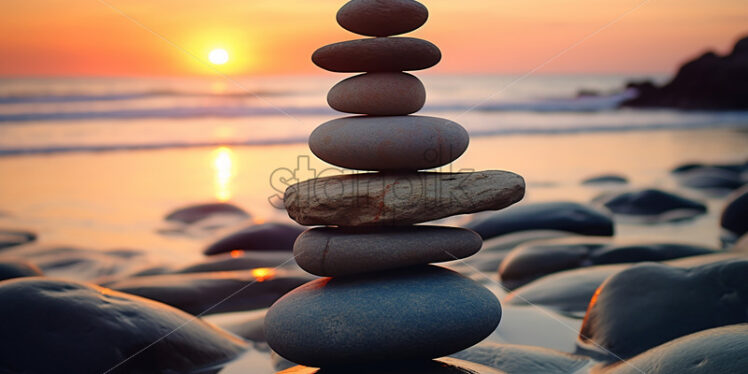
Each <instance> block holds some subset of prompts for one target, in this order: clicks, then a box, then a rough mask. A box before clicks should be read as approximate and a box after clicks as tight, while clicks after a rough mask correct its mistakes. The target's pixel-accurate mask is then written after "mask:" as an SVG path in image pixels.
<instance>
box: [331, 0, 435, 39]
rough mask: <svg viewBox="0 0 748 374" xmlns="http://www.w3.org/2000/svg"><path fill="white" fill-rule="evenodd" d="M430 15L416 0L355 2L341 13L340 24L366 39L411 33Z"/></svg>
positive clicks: (345, 6)
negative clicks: (367, 37)
mask: <svg viewBox="0 0 748 374" xmlns="http://www.w3.org/2000/svg"><path fill="white" fill-rule="evenodd" d="M428 18H429V11H428V9H426V7H425V6H423V4H421V3H419V2H417V1H413V0H352V1H349V2H348V3H347V4H345V5H343V7H342V8H340V10H339V11H338V15H337V19H338V24H340V26H342V27H343V28H344V29H346V30H348V31H350V32H353V33H356V34H360V35H366V36H391V35H399V34H405V33H406V32H411V31H413V30H415V29H417V28H419V27H421V26H423V24H424V23H426V20H428Z"/></svg>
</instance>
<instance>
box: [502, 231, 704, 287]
mask: <svg viewBox="0 0 748 374" xmlns="http://www.w3.org/2000/svg"><path fill="white" fill-rule="evenodd" d="M714 252H715V250H713V249H710V248H705V247H700V246H693V245H686V244H677V243H651V244H650V243H642V244H628V245H617V244H601V243H585V242H577V243H568V244H554V243H544V244H529V245H525V246H521V247H518V248H516V249H514V250H512V251H511V252H510V253H509V254H508V255H507V256H506V258H505V260H504V261H503V262H502V263H501V266H500V267H499V276H500V277H501V282H502V284H504V285H505V286H507V287H508V288H510V289H512V288H516V287H518V286H522V285H524V284H526V283H528V282H530V281H532V280H534V279H536V278H539V277H542V276H544V275H547V274H550V273H555V272H558V271H562V270H568V269H574V268H577V267H583V266H592V265H604V264H618V263H631V262H643V261H664V260H671V259H675V258H681V257H688V256H699V255H705V254H710V253H714Z"/></svg>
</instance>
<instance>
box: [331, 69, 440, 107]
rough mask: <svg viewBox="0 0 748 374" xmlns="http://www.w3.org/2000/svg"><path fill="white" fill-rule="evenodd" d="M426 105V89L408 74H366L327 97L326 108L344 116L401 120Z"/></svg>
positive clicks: (350, 79) (336, 87)
mask: <svg viewBox="0 0 748 374" xmlns="http://www.w3.org/2000/svg"><path fill="white" fill-rule="evenodd" d="M425 102H426V88H424V87H423V83H421V81H420V80H418V78H416V77H414V76H412V75H410V74H408V73H400V72H397V73H368V74H362V75H357V76H355V77H350V78H348V79H346V80H343V81H342V82H340V83H338V84H336V85H335V86H334V87H333V88H332V89H330V92H328V93H327V103H328V104H330V107H331V108H333V109H335V110H337V111H340V112H345V113H354V114H369V115H373V116H404V115H408V114H412V113H415V112H417V111H419V110H421V108H423V104H424V103H425Z"/></svg>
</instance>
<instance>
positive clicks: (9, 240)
mask: <svg viewBox="0 0 748 374" xmlns="http://www.w3.org/2000/svg"><path fill="white" fill-rule="evenodd" d="M35 240H36V234H35V233H33V232H30V231H18V230H6V229H0V250H2V249H5V248H10V247H15V246H19V245H22V244H27V243H31V242H33V241H35Z"/></svg>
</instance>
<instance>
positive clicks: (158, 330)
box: [0, 278, 246, 374]
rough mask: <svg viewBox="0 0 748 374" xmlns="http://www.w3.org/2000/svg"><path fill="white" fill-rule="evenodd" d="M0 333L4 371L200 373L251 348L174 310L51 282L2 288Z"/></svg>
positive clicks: (42, 280) (46, 373)
mask: <svg viewBox="0 0 748 374" xmlns="http://www.w3.org/2000/svg"><path fill="white" fill-rule="evenodd" d="M0 333H2V336H3V340H2V343H0V372H3V373H38V374H42V373H44V374H49V373H104V372H107V373H113V374H114V373H127V374H136V373H140V374H145V373H186V372H196V371H198V370H204V369H206V368H208V367H212V366H215V365H219V364H222V363H224V362H226V361H228V360H230V359H233V358H234V357H237V356H238V355H239V354H241V352H242V351H243V350H244V349H245V348H246V345H245V343H244V342H242V341H241V340H240V339H237V338H235V337H234V336H233V335H230V334H228V333H226V332H224V331H222V330H219V329H217V328H215V327H213V326H212V325H208V324H206V323H204V322H202V321H201V320H199V319H194V318H193V317H192V316H190V315H188V314H187V313H184V312H181V311H179V310H177V309H174V308H172V307H169V306H167V305H164V304H161V303H157V302H154V301H150V300H146V299H143V298H140V297H137V296H132V295H127V294H124V293H120V292H117V291H112V290H109V289H105V288H101V287H96V286H89V285H85V284H83V283H77V282H67V281H61V280H54V279H47V278H22V279H14V280H8V281H4V282H0ZM144 348H147V349H144Z"/></svg>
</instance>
